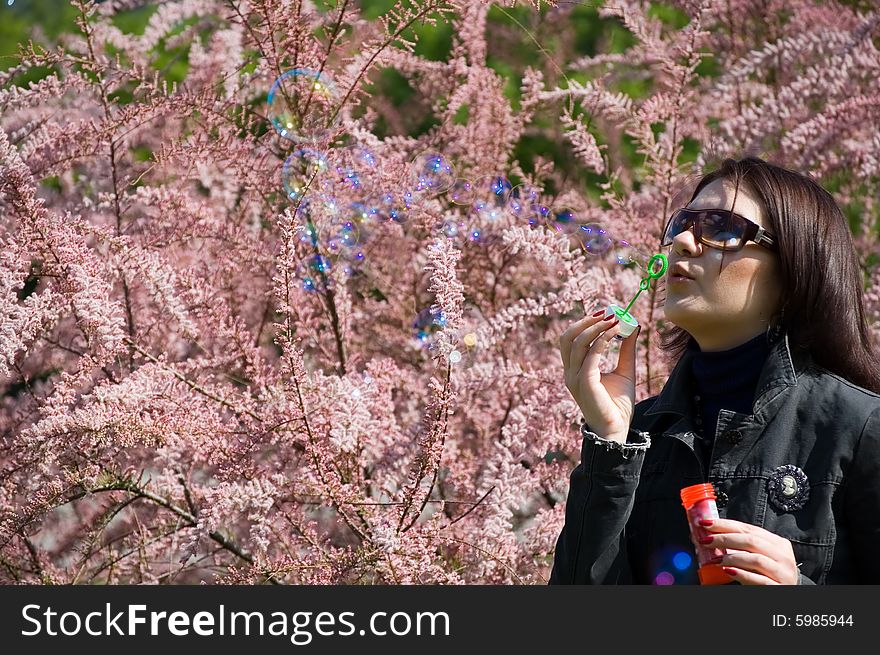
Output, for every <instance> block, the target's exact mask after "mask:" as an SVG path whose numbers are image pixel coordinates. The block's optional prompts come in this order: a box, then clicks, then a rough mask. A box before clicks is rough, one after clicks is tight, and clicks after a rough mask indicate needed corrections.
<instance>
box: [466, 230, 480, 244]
mask: <svg viewBox="0 0 880 655" xmlns="http://www.w3.org/2000/svg"><path fill="white" fill-rule="evenodd" d="M467 239H468V241H471V242H473V243H482V242H483V231H482V230H481V229H480V228H478V227H472V228H470V229H469V230H468V233H467Z"/></svg>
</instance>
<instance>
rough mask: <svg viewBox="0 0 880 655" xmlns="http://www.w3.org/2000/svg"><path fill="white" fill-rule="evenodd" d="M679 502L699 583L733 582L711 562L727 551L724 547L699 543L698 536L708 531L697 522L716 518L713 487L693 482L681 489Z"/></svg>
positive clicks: (719, 567)
mask: <svg viewBox="0 0 880 655" xmlns="http://www.w3.org/2000/svg"><path fill="white" fill-rule="evenodd" d="M681 504H682V505H683V506H684V511H685V512H686V513H687V521H688V527H689V528H690V530H691V536H692V537H693V540H694V548H695V549H696V552H697V563H698V564H699V566H700V568H699V570H698V571H697V575H699V577H700V584H703V585H716V584H727V583H728V582H733V578H732V577H731V576H729V575H727V574H726V573H725V572H724V570H723V569H722V568H721V564H717V563H716V564H712V563H710V561H711V560H713V559H715V558H716V557H718V556H720V555H724V554H726V553H727V551H726V550H725V549H724V548H712V547H711V546H704V545H703V544H701V543H700V538H701V537H705V536H706V535H708V534H709V532H708V531H707V530H706V529H705V528H702V527H701V526H700V524H699V521H700V520H701V519H717V518H720V517H719V516H718V506H717V505H716V504H715V488H714V487H713V486H712V484H711V483H704V484H695V485H692V486H690V487H685V488H684V489H682V490H681Z"/></svg>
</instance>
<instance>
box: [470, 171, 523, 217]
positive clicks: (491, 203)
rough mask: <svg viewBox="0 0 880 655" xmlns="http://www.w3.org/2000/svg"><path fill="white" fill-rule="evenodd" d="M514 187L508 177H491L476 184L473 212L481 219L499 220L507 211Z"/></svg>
mask: <svg viewBox="0 0 880 655" xmlns="http://www.w3.org/2000/svg"><path fill="white" fill-rule="evenodd" d="M512 189H513V185H512V184H511V183H510V180H508V179H507V178H506V177H503V176H501V175H490V176H487V177H483V178H480V179H479V180H477V181H476V182H474V185H473V190H474V201H473V204H472V207H473V211H474V213H475V214H477V216H479V217H480V218H481V219H487V220H497V219H498V218H500V217H501V216H502V215H503V214H504V213H505V212H506V211H507V203H508V201H509V200H510V192H511V190H512Z"/></svg>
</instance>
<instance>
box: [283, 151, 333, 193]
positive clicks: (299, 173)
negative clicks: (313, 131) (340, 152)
mask: <svg viewBox="0 0 880 655" xmlns="http://www.w3.org/2000/svg"><path fill="white" fill-rule="evenodd" d="M326 172H327V158H326V157H325V156H324V154H323V153H322V152H320V151H319V150H314V149H312V148H297V149H296V150H294V151H293V153H291V155H290V156H289V157H288V158H287V159H286V160H285V161H284V166H283V167H282V168H281V183H282V185H283V186H284V190H285V191H286V192H287V197H288V198H290V199H291V200H294V201H298V200H300V199H301V198H303V197H304V196H305V195H306V194H307V193H309V191H314V190H317V189H319V188H320V182H321V179H322V177H323V175H324V174H325V173H326Z"/></svg>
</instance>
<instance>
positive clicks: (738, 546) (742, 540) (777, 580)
mask: <svg viewBox="0 0 880 655" xmlns="http://www.w3.org/2000/svg"><path fill="white" fill-rule="evenodd" d="M711 521H712V523H711V525H707V524H706V521H700V527H701V528H702V529H703V530H705V531H706V532H708V533H709V534H710V535H712V541H711V543H708V544H701V545H703V546H704V547H705V546H708V547H710V548H726V549H733V550H735V551H737V552H728V553H727V554H726V555H724V556H723V557H722V558H721V560H720V563H721V565H722V566H723V567H724V571H725V573H728V574H729V575H731V576H732V577H733V579H734V580H739V581H740V582H741V583H742V584H749V585H751V584H768V585H770V584H787V585H796V584H798V582H799V580H800V571H799V570H798V565H797V561H796V560H795V557H794V549H793V548H792V546H791V542H790V541H789V540H788V539H786V538H785V537H780V536H779V535H778V534H774V533H773V532H770V531H769V530H765V529H764V528H759V527H758V526H757V525H752V524H751V523H743V522H742V521H735V520H733V519H712V520H711Z"/></svg>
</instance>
